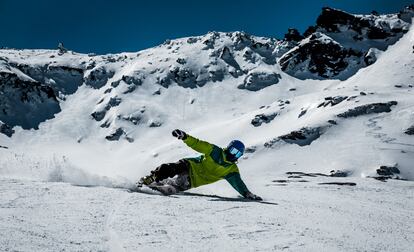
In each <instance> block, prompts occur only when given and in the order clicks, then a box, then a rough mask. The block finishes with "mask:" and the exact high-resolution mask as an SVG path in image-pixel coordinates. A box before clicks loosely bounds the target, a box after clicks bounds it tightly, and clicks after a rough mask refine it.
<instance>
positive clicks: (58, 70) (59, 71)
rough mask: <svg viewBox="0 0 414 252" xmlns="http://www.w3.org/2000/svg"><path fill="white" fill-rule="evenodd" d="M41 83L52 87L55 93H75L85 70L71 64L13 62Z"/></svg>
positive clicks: (81, 81)
mask: <svg viewBox="0 0 414 252" xmlns="http://www.w3.org/2000/svg"><path fill="white" fill-rule="evenodd" d="M11 65H12V66H14V67H16V68H17V69H19V70H20V71H22V72H23V73H24V74H26V75H28V76H30V77H31V78H33V79H34V80H36V81H38V82H39V83H43V84H44V85H46V86H49V87H51V88H52V89H53V90H54V92H55V94H57V92H62V93H63V94H73V93H75V92H76V90H77V89H78V87H80V86H81V85H82V83H83V70H82V69H80V68H74V67H69V66H52V65H44V66H31V65H23V64H11Z"/></svg>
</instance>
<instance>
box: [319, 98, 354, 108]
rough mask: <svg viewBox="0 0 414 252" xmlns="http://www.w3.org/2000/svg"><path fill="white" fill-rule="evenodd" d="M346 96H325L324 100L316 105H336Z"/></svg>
mask: <svg viewBox="0 0 414 252" xmlns="http://www.w3.org/2000/svg"><path fill="white" fill-rule="evenodd" d="M347 98H348V96H335V97H325V101H324V102H322V103H321V104H319V105H318V108H320V107H322V106H323V107H326V106H329V105H331V107H333V106H335V105H338V104H339V103H341V102H342V101H344V100H346V99H347Z"/></svg>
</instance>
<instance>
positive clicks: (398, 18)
mask: <svg viewBox="0 0 414 252" xmlns="http://www.w3.org/2000/svg"><path fill="white" fill-rule="evenodd" d="M413 16H414V11H413V10H412V9H410V8H406V9H405V10H404V11H402V12H400V14H398V15H395V14H390V15H387V16H385V15H378V14H375V15H374V14H373V15H353V14H349V13H346V12H344V11H341V10H336V9H332V8H329V7H326V8H323V9H322V13H321V14H320V15H319V17H318V18H317V20H316V25H315V26H310V27H309V28H308V29H307V30H306V31H305V32H304V34H303V37H305V39H303V37H302V39H301V36H302V35H300V34H298V32H297V30H294V29H290V30H289V31H288V33H287V34H286V35H285V39H284V41H286V42H294V43H296V45H295V46H296V47H293V49H292V50H290V51H288V52H287V53H285V54H284V55H283V56H282V57H281V59H280V60H279V64H280V65H281V67H282V70H283V71H285V72H286V73H288V74H291V75H293V76H295V77H298V78H312V79H314V78H316V79H321V78H322V79H325V78H338V79H346V78H349V77H350V76H352V75H353V74H354V73H356V71H357V70H358V69H359V68H361V67H364V66H368V65H370V64H373V63H374V62H375V61H376V59H377V55H376V54H377V52H378V51H379V50H386V49H387V47H388V46H389V45H391V44H393V43H395V42H396V41H397V40H398V39H399V38H400V37H402V36H403V34H404V33H406V32H407V31H408V28H409V23H411V18H412V17H413ZM315 34H319V35H315ZM321 34H322V35H323V36H325V37H328V38H329V39H330V40H331V42H329V41H328V40H326V39H324V41H323V42H321V41H318V42H317V41H315V38H313V37H314V36H320V35H321ZM379 42H380V43H379ZM341 43H342V44H341ZM371 47H372V48H371ZM304 62H305V63H304ZM307 62H309V63H307ZM348 62H349V63H348ZM308 71H309V72H310V73H312V74H311V75H309V74H308V75H306V72H308Z"/></svg>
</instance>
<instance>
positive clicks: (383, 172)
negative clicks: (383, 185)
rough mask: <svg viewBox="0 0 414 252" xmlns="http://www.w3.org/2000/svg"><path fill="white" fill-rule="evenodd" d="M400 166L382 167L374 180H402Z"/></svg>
mask: <svg viewBox="0 0 414 252" xmlns="http://www.w3.org/2000/svg"><path fill="white" fill-rule="evenodd" d="M397 166H398V164H395V165H394V166H386V165H382V166H380V168H379V169H377V171H376V172H377V174H378V175H377V176H373V177H372V178H374V179H377V180H381V181H386V180H388V179H402V178H401V177H400V175H399V174H400V170H399V169H398V167H397Z"/></svg>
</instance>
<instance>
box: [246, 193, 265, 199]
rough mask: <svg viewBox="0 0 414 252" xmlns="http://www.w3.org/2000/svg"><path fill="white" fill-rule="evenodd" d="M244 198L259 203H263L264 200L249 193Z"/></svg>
mask: <svg viewBox="0 0 414 252" xmlns="http://www.w3.org/2000/svg"><path fill="white" fill-rule="evenodd" d="M244 197H245V198H246V199H249V200H257V201H262V200H263V199H262V198H261V197H259V196H257V195H255V194H253V193H251V192H247V193H246V195H244Z"/></svg>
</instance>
